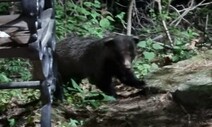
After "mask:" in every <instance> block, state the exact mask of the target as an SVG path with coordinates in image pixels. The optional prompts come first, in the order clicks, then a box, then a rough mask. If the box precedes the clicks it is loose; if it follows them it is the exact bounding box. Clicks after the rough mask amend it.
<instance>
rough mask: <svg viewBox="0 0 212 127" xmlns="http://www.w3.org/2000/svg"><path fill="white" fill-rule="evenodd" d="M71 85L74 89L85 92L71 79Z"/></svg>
mask: <svg viewBox="0 0 212 127" xmlns="http://www.w3.org/2000/svg"><path fill="white" fill-rule="evenodd" d="M71 83H72V85H73V88H75V89H77V90H78V91H79V92H81V93H82V92H83V90H82V89H81V88H80V86H79V85H78V84H77V83H76V82H75V81H74V80H73V79H71Z"/></svg>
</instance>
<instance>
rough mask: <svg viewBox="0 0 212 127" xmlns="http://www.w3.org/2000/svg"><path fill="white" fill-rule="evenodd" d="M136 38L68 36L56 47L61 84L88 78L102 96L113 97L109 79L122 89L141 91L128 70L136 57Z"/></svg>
mask: <svg viewBox="0 0 212 127" xmlns="http://www.w3.org/2000/svg"><path fill="white" fill-rule="evenodd" d="M138 41H139V40H138V38H134V37H133V36H127V35H114V36H109V37H104V38H102V39H99V38H95V37H79V36H76V35H73V36H68V37H67V38H65V39H64V40H62V41H61V42H58V43H57V44H56V52H55V53H56V58H57V64H58V71H59V74H60V77H61V78H62V82H63V83H67V82H68V81H70V79H71V78H72V79H73V80H74V81H76V82H77V83H80V81H81V80H82V79H84V78H88V80H89V82H90V83H91V84H95V85H96V86H97V88H99V89H100V90H101V91H102V92H104V93H105V94H106V95H109V96H114V97H117V94H116V91H115V88H114V85H113V84H112V78H113V77H115V78H117V79H119V80H120V82H122V83H123V84H125V85H128V86H131V87H135V88H139V89H141V88H143V87H144V85H145V82H144V81H143V80H139V79H138V78H137V77H136V76H135V75H134V73H133V72H132V69H131V63H132V60H133V59H134V58H135V56H136V44H137V43H138Z"/></svg>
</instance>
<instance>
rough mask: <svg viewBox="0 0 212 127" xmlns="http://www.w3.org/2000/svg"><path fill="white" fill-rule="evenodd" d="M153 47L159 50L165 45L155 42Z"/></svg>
mask: <svg viewBox="0 0 212 127" xmlns="http://www.w3.org/2000/svg"><path fill="white" fill-rule="evenodd" d="M152 47H153V48H154V49H156V50H158V49H163V47H162V46H161V45H160V44H158V43H155V44H153V45H152Z"/></svg>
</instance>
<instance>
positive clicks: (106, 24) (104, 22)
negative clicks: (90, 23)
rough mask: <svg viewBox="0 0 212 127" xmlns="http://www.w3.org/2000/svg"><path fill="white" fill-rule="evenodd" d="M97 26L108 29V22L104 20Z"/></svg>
mask: <svg viewBox="0 0 212 127" xmlns="http://www.w3.org/2000/svg"><path fill="white" fill-rule="evenodd" d="M99 25H100V26H101V27H103V28H108V27H109V26H110V21H109V20H108V19H106V18H103V19H101V20H100V22H99Z"/></svg>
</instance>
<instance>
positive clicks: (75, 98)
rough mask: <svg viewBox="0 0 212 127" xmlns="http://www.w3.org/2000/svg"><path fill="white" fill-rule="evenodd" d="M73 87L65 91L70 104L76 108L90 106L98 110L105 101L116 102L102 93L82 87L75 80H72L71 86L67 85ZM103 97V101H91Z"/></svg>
mask: <svg viewBox="0 0 212 127" xmlns="http://www.w3.org/2000/svg"><path fill="white" fill-rule="evenodd" d="M68 85H69V86H70V85H72V87H67V90H68V91H67V90H65V92H64V93H65V96H66V98H67V102H68V103H72V104H74V105H75V106H76V107H85V106H88V105H90V106H91V107H92V108H98V107H99V106H100V105H101V104H102V103H103V102H105V101H114V100H115V98H113V97H111V96H107V95H105V94H104V93H102V92H98V91H94V90H93V91H92V90H91V91H89V90H87V89H83V88H82V87H80V86H79V85H78V84H77V83H76V82H75V81H74V80H71V84H69V83H68V84H66V86H68ZM99 95H101V96H102V97H103V99H102V100H94V99H89V98H92V97H96V96H99Z"/></svg>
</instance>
